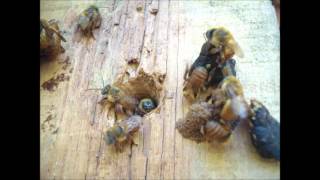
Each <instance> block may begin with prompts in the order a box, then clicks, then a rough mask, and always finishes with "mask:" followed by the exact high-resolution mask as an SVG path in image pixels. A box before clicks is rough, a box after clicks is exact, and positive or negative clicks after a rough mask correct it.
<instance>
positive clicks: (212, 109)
mask: <svg viewBox="0 0 320 180" xmlns="http://www.w3.org/2000/svg"><path fill="white" fill-rule="evenodd" d="M205 37H206V42H205V43H204V44H203V45H202V48H201V51H200V54H199V56H198V58H197V59H196V60H195V61H194V63H193V64H192V66H191V68H190V69H189V68H188V65H187V68H186V71H185V75H184V80H185V82H184V87H183V95H184V97H185V98H186V99H187V100H188V101H189V102H190V103H192V104H191V106H190V108H189V111H188V113H187V114H186V116H185V118H183V119H179V120H178V121H177V122H176V129H177V130H178V131H179V133H180V134H181V135H182V136H183V137H184V138H188V139H190V140H193V141H196V142H197V143H200V142H212V141H217V142H226V141H227V140H228V139H230V136H231V135H232V132H233V131H234V130H235V128H236V127H237V125H238V124H239V123H240V121H242V120H249V122H250V123H249V124H250V136H251V139H252V143H253V145H254V147H255V148H256V149H257V151H258V153H259V154H261V156H262V157H265V158H274V159H276V160H280V133H279V131H280V128H279V127H280V124H279V123H278V122H277V121H276V120H275V119H274V118H273V117H272V116H271V115H270V114H269V111H268V110H267V108H266V107H265V106H263V105H262V103H260V102H258V101H256V100H251V104H250V105H249V103H248V102H247V101H246V99H245V96H244V92H243V87H242V85H241V83H240V81H239V79H237V77H236V69H235V66H236V60H235V59H233V57H234V55H236V56H238V57H240V58H243V57H244V53H243V51H242V49H241V47H240V46H239V44H238V42H237V41H236V40H235V38H234V37H233V35H232V34H231V32H230V31H229V30H227V29H226V28H224V27H216V28H212V29H209V30H208V31H207V32H205ZM202 95H204V96H205V98H203V97H201V96H202Z"/></svg>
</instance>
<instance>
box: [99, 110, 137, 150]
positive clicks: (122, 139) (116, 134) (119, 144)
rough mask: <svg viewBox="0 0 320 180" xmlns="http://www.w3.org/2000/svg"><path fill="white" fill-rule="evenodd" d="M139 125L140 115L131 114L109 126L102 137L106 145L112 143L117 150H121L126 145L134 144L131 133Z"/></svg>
mask: <svg viewBox="0 0 320 180" xmlns="http://www.w3.org/2000/svg"><path fill="white" fill-rule="evenodd" d="M141 125H142V117H141V116H137V115H134V116H131V117H129V118H128V119H125V120H123V121H120V122H119V123H116V124H115V125H114V126H113V127H111V128H109V129H108V130H107V132H106V134H105V137H104V139H105V141H106V143H107V144H108V145H114V147H115V148H116V151H117V152H122V151H123V149H124V147H125V146H126V145H128V144H129V145H131V144H135V143H134V141H133V135H134V133H135V132H137V131H138V130H139V128H140V126H141Z"/></svg>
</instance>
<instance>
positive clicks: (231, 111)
mask: <svg viewBox="0 0 320 180" xmlns="http://www.w3.org/2000/svg"><path fill="white" fill-rule="evenodd" d="M220 88H221V90H222V91H223V92H224V94H225V95H226V97H227V100H226V101H225V104H224V105H223V108H222V110H221V112H220V117H221V118H222V119H223V120H225V121H233V120H237V119H240V120H242V119H246V118H247V117H248V115H249V105H248V104H247V102H246V100H245V98H244V93H243V88H242V85H241V83H240V81H239V80H238V79H237V78H236V77H235V76H227V77H226V78H224V80H223V81H222V83H221V85H220Z"/></svg>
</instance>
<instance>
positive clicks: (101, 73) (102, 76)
mask: <svg viewBox="0 0 320 180" xmlns="http://www.w3.org/2000/svg"><path fill="white" fill-rule="evenodd" d="M100 77H101V81H102V86H103V87H102V88H104V80H103V76H102V73H101V71H100Z"/></svg>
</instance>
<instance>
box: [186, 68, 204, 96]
mask: <svg viewBox="0 0 320 180" xmlns="http://www.w3.org/2000/svg"><path fill="white" fill-rule="evenodd" d="M187 72H188V66H187V68H186V71H185V74H184V80H185V82H184V87H183V94H184V96H190V97H191V98H192V100H194V99H195V98H197V96H198V94H199V93H200V91H201V90H203V89H204V83H205V82H206V80H207V78H208V70H207V68H205V67H202V66H199V67H197V68H195V69H194V70H193V71H192V73H191V75H190V76H187V74H188V73H187Z"/></svg>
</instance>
